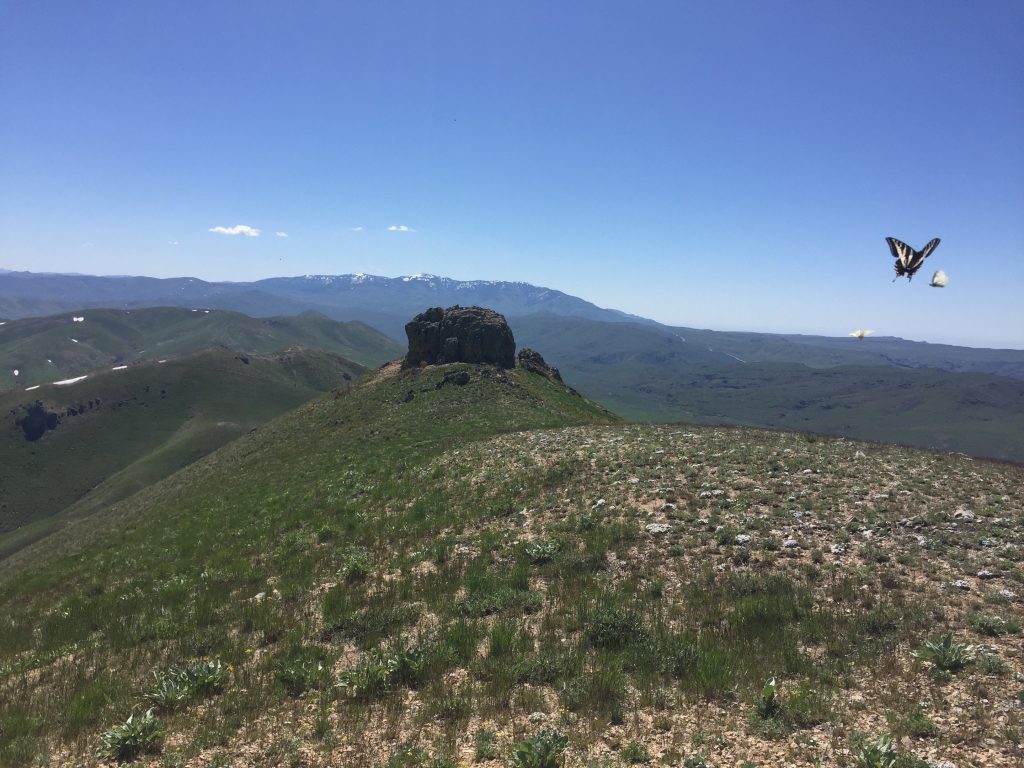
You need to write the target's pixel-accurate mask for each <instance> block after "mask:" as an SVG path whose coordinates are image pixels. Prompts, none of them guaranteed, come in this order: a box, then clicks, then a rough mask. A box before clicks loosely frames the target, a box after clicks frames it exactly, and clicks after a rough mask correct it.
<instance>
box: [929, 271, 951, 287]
mask: <svg viewBox="0 0 1024 768" xmlns="http://www.w3.org/2000/svg"><path fill="white" fill-rule="evenodd" d="M928 285H930V286H931V287H932V288H945V287H946V286H947V285H949V278H948V277H946V273H945V272H943V271H942V270H941V269H940V270H938V271H937V272H936V273H935V274H934V275H932V281H931V282H930V283H928Z"/></svg>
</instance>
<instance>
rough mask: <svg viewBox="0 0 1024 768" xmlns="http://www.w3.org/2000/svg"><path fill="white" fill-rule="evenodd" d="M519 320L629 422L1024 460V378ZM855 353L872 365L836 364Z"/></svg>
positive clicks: (559, 320)
mask: <svg viewBox="0 0 1024 768" xmlns="http://www.w3.org/2000/svg"><path fill="white" fill-rule="evenodd" d="M511 325H512V327H513V330H514V332H515V334H516V339H517V340H519V341H520V342H521V343H523V344H526V345H527V346H533V347H537V348H539V349H545V350H547V357H548V359H549V361H550V362H551V364H552V365H555V366H557V367H558V368H559V369H560V370H561V371H562V372H563V373H565V374H566V376H567V378H568V379H569V380H570V381H573V382H574V384H575V386H577V387H579V388H580V390H581V391H583V392H585V393H587V394H588V395H589V396H591V397H593V398H594V399H596V400H598V401H599V402H601V403H602V404H604V405H605V406H607V407H608V408H610V409H612V410H614V411H616V412H617V413H620V414H622V415H623V416H625V417H627V418H630V419H634V420H640V421H683V422H691V423H704V424H715V423H717V424H745V425H749V426H760V427H771V428H779V429H792V430H798V431H804V432H817V433H822V434H832V435H842V436H846V437H853V438H857V439H861V440H878V441H884V442H895V443H903V444H907V445H916V446H919V447H922V448H933V449H938V450H946V451H962V452H964V453H969V454H972V455H977V456H989V457H993V458H1000V459H1009V460H1013V461H1024V381H1022V380H1021V379H1018V378H1011V377H1007V376H998V375H994V374H988V373H973V372H972V373H953V372H949V371H946V370H942V369H939V368H932V367H928V366H926V365H923V364H922V365H920V366H918V365H914V366H909V365H900V366H897V365H893V364H891V363H880V362H879V358H878V357H877V356H875V355H874V353H870V352H867V353H864V352H859V351H856V350H855V351H852V352H848V351H847V350H846V349H845V347H846V346H853V345H856V349H857V350H859V349H862V348H864V347H863V346H862V345H861V343H860V342H858V341H856V340H853V339H849V340H837V343H836V344H835V345H834V348H835V349H836V350H838V351H836V352H834V353H828V355H829V356H827V357H826V356H824V355H825V353H824V352H823V353H821V355H822V356H819V357H818V358H817V359H816V360H817V363H818V364H819V366H820V367H809V366H808V365H805V364H803V363H793V362H776V361H773V360H772V359H773V358H776V357H780V356H781V357H784V356H785V353H783V352H779V353H776V352H774V351H772V350H774V349H776V348H784V347H785V346H786V344H788V342H780V341H777V340H775V339H774V337H773V338H772V339H771V340H770V342H769V341H764V340H761V342H760V343H761V346H762V347H763V349H762V351H761V356H763V357H765V358H766V359H768V361H767V362H757V361H756V360H755V358H757V357H758V353H757V352H756V351H755V348H756V347H757V346H758V343H759V342H758V341H757V340H754V341H748V342H746V343H745V344H743V345H741V344H738V343H736V344H730V343H728V339H731V338H733V337H738V336H740V335H739V334H717V333H712V332H703V335H699V333H698V334H694V333H693V332H692V331H689V330H686V329H666V328H663V327H658V326H655V327H650V326H641V325H634V324H630V323H617V324H615V325H610V324H607V323H600V322H594V321H591V320H586V319H583V318H565V317H557V316H553V315H544V316H539V315H534V316H530V317H521V318H515V319H514V320H512V321H511ZM720 337H721V338H720ZM876 341H881V342H882V343H883V345H884V344H885V343H886V340H872V341H871V344H875V342H876ZM711 342H713V343H715V344H716V346H714V347H711V346H709V343H711ZM844 342H845V343H844ZM719 344H720V345H719ZM772 345H775V346H772ZM924 346H925V347H930V345H924ZM820 348H821V349H823V350H826V351H827V350H829V349H831V348H832V347H830V346H829V345H827V344H824V343H822V345H821V347H820ZM766 349H767V350H768V351H765V350H766ZM728 350H736V351H737V352H743V353H744V354H747V355H748V357H747V359H743V358H741V357H740V355H738V354H734V353H732V352H730V351H728ZM968 351H977V352H979V353H980V352H985V350H968ZM751 352H753V354H751ZM848 359H850V360H859V361H861V363H862V364H860V365H851V364H844V365H838V364H837V363H839V362H841V361H844V360H848ZM920 359H921V358H918V360H920ZM826 362H828V363H829V364H828V365H826ZM864 363H867V364H864ZM964 367H967V366H966V364H964Z"/></svg>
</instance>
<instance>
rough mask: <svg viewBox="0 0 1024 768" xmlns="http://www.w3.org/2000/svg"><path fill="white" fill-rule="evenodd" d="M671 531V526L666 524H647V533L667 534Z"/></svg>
mask: <svg viewBox="0 0 1024 768" xmlns="http://www.w3.org/2000/svg"><path fill="white" fill-rule="evenodd" d="M671 530H672V526H671V525H669V524H668V523H648V524H647V532H648V533H667V532H668V531H671Z"/></svg>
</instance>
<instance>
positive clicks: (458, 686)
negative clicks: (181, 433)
mask: <svg viewBox="0 0 1024 768" xmlns="http://www.w3.org/2000/svg"><path fill="white" fill-rule="evenodd" d="M465 374H468V381H467V380H466V376H465ZM615 422H616V420H615V419H614V418H613V417H612V416H610V415H609V414H608V413H606V412H604V411H602V410H600V409H599V408H597V407H596V406H594V405H593V404H591V403H590V402H588V401H587V400H585V399H583V398H582V397H580V396H578V395H575V394H573V393H572V392H571V391H570V390H568V389H566V388H565V387H564V386H562V385H559V384H556V383H554V382H552V381H550V380H548V379H545V378H542V377H540V376H537V375H534V374H528V373H525V372H523V371H520V370H515V371H500V370H496V369H493V368H486V367H476V366H468V365H462V364H457V365H453V366H445V367H428V368H425V369H422V370H416V371H409V372H404V373H400V372H397V370H396V369H395V367H394V366H392V367H391V368H390V369H387V370H385V371H382V372H378V374H377V375H376V376H375V377H374V379H373V380H371V381H367V382H366V383H364V384H362V385H360V386H358V387H355V388H353V389H352V390H351V391H348V392H346V391H334V392H332V393H329V394H327V395H325V396H323V397H320V398H318V399H316V400H314V401H312V402H310V403H307V404H306V405H304V406H301V407H300V408H298V409H296V410H295V411H292V412H291V413H288V414H286V415H283V416H281V417H280V418H278V419H275V420H273V421H271V422H269V423H267V424H265V425H264V426H262V427H260V428H259V429H257V430H256V431H254V432H252V433H251V434H247V435H245V436H243V437H241V438H240V439H238V440H236V441H234V442H232V443H230V444H228V445H226V446H224V447H223V448H221V449H220V450H218V451H216V452H214V453H213V454H211V455H209V456H207V457H205V458H204V459H202V460H200V461H198V462H196V463H194V464H192V465H190V466H189V467H187V468H185V469H183V470H182V471H180V472H178V473H176V474H175V475H173V476H171V477H168V478H166V479H164V480H162V481H160V482H158V483H156V484H154V485H152V486H150V487H148V488H146V489H144V490H142V491H140V492H139V493H137V494H136V495H134V496H133V497H131V498H129V499H125V500H122V501H121V502H119V503H117V504H114V505H113V506H111V507H110V508H109V509H107V510H105V511H104V512H102V513H100V514H97V515H93V516H92V517H90V518H89V519H88V520H87V521H84V522H83V524H82V525H81V526H79V527H78V529H77V530H75V531H63V532H59V533H58V534H56V535H55V536H54V537H52V538H51V539H50V540H49V541H46V542H41V543H40V544H38V545H36V546H35V547H33V548H30V549H29V550H27V551H26V552H25V553H23V556H22V557H21V558H19V559H17V561H16V562H13V563H8V568H7V570H6V572H5V573H6V579H5V581H4V582H3V583H2V584H0V611H2V614H0V615H3V616H4V617H5V618H4V632H2V633H0V689H2V690H3V691H4V692H5V694H7V695H5V696H3V697H0V763H3V764H4V765H12V766H22V765H30V764H40V763H41V764H46V763H49V764H51V765H53V764H56V765H85V766H91V765H97V764H99V763H100V762H101V760H100V758H99V757H97V756H96V755H97V751H100V752H101V753H104V754H109V755H112V756H120V757H122V758H124V759H130V758H132V759H136V760H137V762H138V764H140V765H144V766H153V767H155V766H186V765H188V766H193V765H195V766H224V765H233V766H236V767H238V768H243V767H244V768H255V767H256V766H266V767H267V768H269V766H280V765H288V766H316V767H317V768H319V767H321V766H323V767H326V766H336V765H346V766H350V765H351V766H371V765H373V766H381V767H384V766H387V767H388V768H399V767H401V766H409V767H410V768H411V767H412V766H432V767H435V768H442V767H446V766H456V765H466V764H469V763H475V764H478V765H481V766H484V768H498V767H499V766H504V765H508V764H509V763H510V761H511V760H512V758H513V755H515V754H517V753H518V754H520V755H521V758H520V759H519V761H518V762H513V765H517V766H532V765H554V764H556V763H555V762H551V763H544V762H525V761H526V760H530V759H531V756H532V759H537V758H538V755H539V754H542V753H543V752H544V750H549V751H550V754H552V755H553V756H554V757H557V756H558V755H559V753H560V752H561V751H562V750H563V748H564V749H565V751H566V754H567V760H566V764H567V765H571V766H577V765H580V766H582V765H607V766H612V765H615V766H618V765H629V764H634V765H641V764H646V763H648V762H649V763H651V764H662V765H687V766H697V765H709V764H711V763H713V764H716V765H720V766H725V765H737V766H739V765H794V766H814V765H850V766H852V765H855V764H859V765H872V764H888V765H892V764H894V763H893V762H891V761H888V762H886V763H881V762H875V763H868V762H865V761H866V760H867V759H868V758H869V757H870V755H871V750H872V749H873V748H874V749H875V751H876V752H877V753H879V754H881V753H883V752H886V748H885V742H882V743H879V742H878V739H879V737H881V736H891V737H892V738H893V744H894V750H895V752H898V753H899V758H898V759H899V761H900V762H898V763H895V765H899V766H913V767H914V768H924V766H926V765H927V764H928V763H926V762H925V759H927V760H930V761H937V760H948V761H951V762H953V763H955V764H956V765H972V764H978V765H981V764H984V765H986V766H989V765H991V766H1003V765H1006V766H1009V765H1013V764H1014V763H1015V761H1016V755H1017V752H1016V750H1017V743H1018V741H1019V734H1020V731H1019V728H1020V727H1021V726H1022V725H1024V723H1022V722H1021V714H1020V708H1019V705H1018V702H1017V698H1018V693H1019V688H1020V686H1019V685H1017V684H1015V683H1013V681H1014V680H1015V679H1018V678H1015V676H1016V675H1021V674H1024V662H1022V659H1024V654H1022V650H1024V649H1022V645H1021V635H1020V628H1021V623H1020V622H1021V618H1022V617H1021V611H1020V606H1019V602H1018V600H1019V598H1018V597H1017V595H1018V594H1021V593H1022V591H1024V574H1022V573H1021V571H1020V568H1019V563H1018V560H1019V549H1020V545H1021V543H1022V542H1021V538H1020V533H1019V531H1020V522H1021V521H1022V520H1024V491H1022V489H1024V470H1022V469H1021V468H1019V467H1013V466H1008V465H998V464H992V463H988V462H984V461H975V460H970V459H968V458H966V457H963V456H953V455H938V454H930V453H923V452H919V451H915V450H911V449H902V448H894V447H879V446H867V445H858V444H855V443H851V442H848V441H846V440H837V439H820V438H813V437H807V436H801V435H796V434H792V433H772V432H760V431H756V430H750V429H739V428H721V427H702V426H693V427H657V426H650V425H647V426H644V425H640V426H637V425H622V424H618V423H615ZM112 531H113V533H112ZM946 633H950V636H949V640H948V641H946V640H944V637H945V635H946ZM982 643H983V644H984V646H985V647H984V649H982V648H981V645H980V644H982ZM914 654H917V655H914ZM769 681H774V682H771V683H770V684H769ZM129 716H132V720H131V721H128V718H129ZM997 723H998V724H999V725H998V727H997V726H995V725H994V724H997ZM563 737H564V741H563ZM133 739H134V741H133ZM133 744H134V745H136V746H138V748H139V754H138V755H135V754H130V753H131V751H132V745H133ZM883 757H884V755H883ZM879 759H882V758H879ZM858 760H860V761H861V762H859V763H858V762H857V761H858Z"/></svg>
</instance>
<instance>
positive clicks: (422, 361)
mask: <svg viewBox="0 0 1024 768" xmlns="http://www.w3.org/2000/svg"><path fill="white" fill-rule="evenodd" d="M405 334H406V336H408V337H409V351H408V353H407V354H406V356H405V360H404V361H403V363H402V367H403V368H411V367H414V366H419V365H441V364H444V363H490V364H492V365H497V366H500V367H501V368H512V367H514V366H515V354H516V340H515V338H514V337H513V336H512V329H511V328H509V327H508V322H506V320H505V317H504V316H503V315H500V314H498V313H497V312H495V311H494V310H492V309H484V308H483V307H460V306H454V307H448V309H441V308H440V307H433V308H431V309H428V310H427V311H426V312H422V313H420V314H418V315H416V317H414V318H413V319H412V320H411V321H409V322H408V323H406V324H405Z"/></svg>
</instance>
